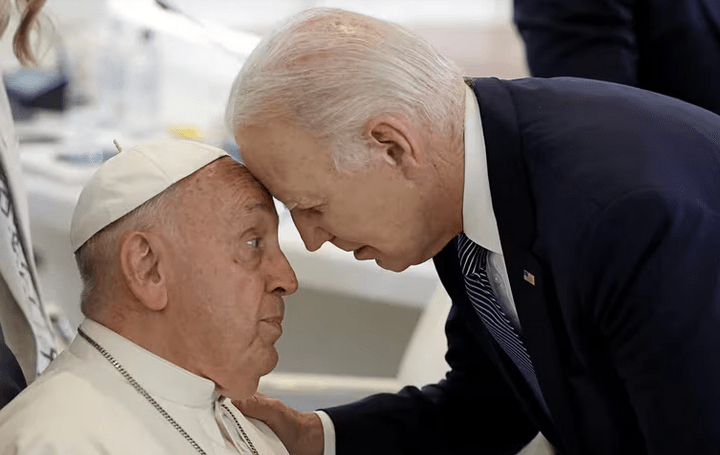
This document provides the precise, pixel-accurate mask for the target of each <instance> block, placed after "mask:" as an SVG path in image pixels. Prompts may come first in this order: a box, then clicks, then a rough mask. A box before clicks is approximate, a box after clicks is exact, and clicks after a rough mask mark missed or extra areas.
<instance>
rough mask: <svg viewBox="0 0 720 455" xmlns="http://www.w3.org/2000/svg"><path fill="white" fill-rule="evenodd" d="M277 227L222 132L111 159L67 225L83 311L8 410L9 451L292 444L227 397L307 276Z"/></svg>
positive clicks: (268, 342) (238, 390) (267, 364)
mask: <svg viewBox="0 0 720 455" xmlns="http://www.w3.org/2000/svg"><path fill="white" fill-rule="evenodd" d="M277 230H278V217H277V213H276V211H275V206H274V204H273V201H272V199H271V197H270V196H269V195H268V193H267V191H266V190H265V189H264V188H263V187H262V186H261V185H260V184H259V183H258V182H257V181H256V180H255V179H254V178H253V177H252V176H251V175H250V173H249V172H248V171H247V170H246V169H245V167H244V166H243V165H241V164H240V163H238V162H236V161H234V160H233V159H232V158H230V157H229V156H227V154H226V153H225V152H224V151H222V150H220V149H217V148H215V147H210V146H207V145H202V144H198V143H194V142H187V141H165V142H155V143H151V144H147V145H144V146H139V147H136V148H133V149H130V150H125V151H121V152H120V153H119V154H118V155H116V156H115V157H113V158H111V159H110V160H108V161H107V162H106V163H104V164H103V165H102V166H101V167H100V168H99V170H98V172H97V173H96V175H95V176H94V177H93V179H92V180H91V181H90V182H89V183H88V185H87V186H86V187H85V188H84V189H83V192H82V194H81V195H80V199H79V201H78V204H77V207H76V208H75V213H74V214H73V221H72V227H71V241H72V246H73V248H74V250H75V255H76V259H77V262H78V267H79V269H80V274H81V276H82V278H83V281H84V291H83V295H82V298H81V300H82V301H81V305H82V311H83V313H84V314H85V316H86V319H85V320H84V321H83V322H82V324H81V325H80V327H79V329H78V335H77V336H76V337H75V339H74V341H73V342H72V344H71V345H70V346H69V348H68V349H67V350H66V351H64V352H63V353H62V354H61V355H60V356H59V357H58V358H57V359H56V360H55V361H54V362H53V363H52V364H51V365H50V367H49V368H48V369H47V370H46V372H45V373H44V374H43V375H42V376H41V377H40V378H39V379H38V380H37V381H35V382H34V383H33V384H32V385H31V386H30V387H28V388H27V389H26V390H25V391H24V392H23V393H22V394H20V395H19V396H18V397H17V398H15V400H13V401H12V402H11V403H10V404H9V405H8V406H6V407H5V408H4V409H3V410H2V411H1V412H0V454H45V455H49V454H73V455H77V454H123V455H127V454H134V455H135V454H173V455H178V454H193V453H200V454H237V453H243V454H262V455H265V454H287V451H286V449H285V447H283V445H282V443H281V442H280V440H279V439H278V438H277V437H276V436H275V434H274V433H273V432H272V431H271V430H270V429H269V428H268V427H267V426H265V425H264V424H263V423H261V422H259V421H256V420H252V419H249V418H246V417H245V416H243V415H242V414H241V413H240V412H239V411H238V410H237V409H236V408H235V407H234V406H233V404H232V402H231V400H243V399H247V398H249V397H251V396H252V395H253V393H254V392H255V391H256V389H257V385H258V381H259V378H260V377H261V376H263V375H265V374H267V373H268V372H270V371H271V370H272V369H273V368H274V367H275V365H276V363H277V360H278V354H277V351H276V350H275V347H274V343H275V342H276V341H277V340H278V338H279V337H280V335H281V333H282V319H283V313H284V302H283V297H284V296H285V295H287V294H291V293H293V292H294V291H295V290H296V289H297V280H296V278H295V274H294V272H293V270H292V268H291V267H290V264H289V263H288V262H287V259H286V258H285V256H284V255H283V253H282V251H281V250H280V247H279V245H278V240H277Z"/></svg>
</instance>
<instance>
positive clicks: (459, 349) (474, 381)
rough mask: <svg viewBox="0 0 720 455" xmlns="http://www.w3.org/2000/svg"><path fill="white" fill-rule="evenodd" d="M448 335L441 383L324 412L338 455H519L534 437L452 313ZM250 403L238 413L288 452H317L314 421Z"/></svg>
mask: <svg viewBox="0 0 720 455" xmlns="http://www.w3.org/2000/svg"><path fill="white" fill-rule="evenodd" d="M446 333H447V338H448V353H447V355H446V359H447V361H448V364H449V365H450V366H451V368H452V370H451V371H450V372H449V373H448V375H447V377H446V379H444V380H442V381H440V382H439V383H438V384H434V385H429V386H425V387H423V388H422V389H418V388H416V387H405V388H404V389H402V390H401V391H400V392H399V393H397V394H378V395H373V396H370V397H367V398H365V399H363V400H360V401H358V402H355V403H351V404H347V405H344V406H339V407H335V408H330V409H325V410H324V411H325V412H326V413H327V414H328V415H329V416H330V418H331V419H332V423H333V426H334V430H335V437H336V453H337V454H338V455H351V454H367V453H373V454H400V453H412V454H433V455H435V454H438V453H443V454H466V453H478V452H480V451H481V452H482V453H484V454H507V453H516V452H518V451H519V450H520V449H521V448H522V447H523V446H525V445H526V444H527V443H528V442H529V441H530V440H531V439H532V438H533V437H534V436H535V435H536V434H537V432H538V429H537V428H536V427H535V426H534V424H533V423H532V422H531V421H530V420H529V418H528V416H527V415H526V414H525V412H524V411H523V410H522V408H521V405H520V403H519V402H518V400H517V398H516V397H515V395H514V393H513V392H512V390H511V389H510V387H509V386H508V385H507V384H506V383H505V381H504V380H503V378H502V377H501V375H500V373H499V372H498V370H497V369H496V368H495V366H494V365H493V364H492V362H491V361H490V359H489V358H488V357H487V356H486V355H485V353H484V352H482V351H481V350H480V349H479V348H478V347H477V345H476V343H475V342H474V340H473V334H472V333H470V331H469V329H468V327H467V324H466V323H465V321H464V320H463V318H462V317H461V315H460V314H459V312H458V310H457V309H456V308H453V309H452V310H451V312H450V316H449V317H448V321H447V324H446ZM249 403H250V406H248V405H247V404H245V405H244V404H238V406H239V407H240V408H241V410H242V411H243V413H245V414H248V415H251V416H253V417H256V418H258V419H260V420H263V421H265V422H266V423H267V424H268V426H270V428H272V429H273V430H274V431H275V432H276V433H277V434H278V436H279V437H280V439H281V440H282V441H283V443H285V445H286V446H287V447H288V449H289V451H290V453H292V454H293V455H300V454H315V455H319V454H321V453H322V446H323V441H322V428H321V426H320V418H318V416H317V415H316V414H314V413H298V412H297V411H295V410H293V409H290V408H287V407H286V406H284V405H283V404H282V403H280V402H279V401H277V400H272V399H267V398H265V397H261V398H260V402H259V403H260V406H258V402H257V401H253V400H251V401H250V402H249ZM310 434H314V435H315V436H314V437H309V436H308V435H310Z"/></svg>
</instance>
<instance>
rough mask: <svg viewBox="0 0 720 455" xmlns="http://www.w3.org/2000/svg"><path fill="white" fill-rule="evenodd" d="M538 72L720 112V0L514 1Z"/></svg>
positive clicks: (529, 56)
mask: <svg viewBox="0 0 720 455" xmlns="http://www.w3.org/2000/svg"><path fill="white" fill-rule="evenodd" d="M514 1H515V24H516V26H517V28H518V31H519V32H520V35H521V36H522V38H523V41H524V42H525V50H526V53H527V61H528V66H529V67H530V74H532V75H533V76H541V77H553V76H576V77H583V78H590V79H599V80H604V81H609V82H617V83H620V84H626V85H631V86H634V87H639V88H643V89H646V90H652V91H653V92H657V93H662V94H665V95H669V96H672V97H675V98H678V99H681V100H684V101H688V102H690V103H693V104H696V105H698V106H701V107H704V108H705V109H709V110H711V111H713V112H715V113H716V114H720V83H718V80H720V2H718V1H717V0H682V1H677V0H514Z"/></svg>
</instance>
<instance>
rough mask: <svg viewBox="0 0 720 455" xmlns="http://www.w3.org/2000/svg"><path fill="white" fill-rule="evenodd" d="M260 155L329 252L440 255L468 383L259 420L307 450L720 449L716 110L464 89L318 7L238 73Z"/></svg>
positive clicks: (558, 88) (247, 152)
mask: <svg viewBox="0 0 720 455" xmlns="http://www.w3.org/2000/svg"><path fill="white" fill-rule="evenodd" d="M227 116H228V122H229V123H230V125H231V128H232V131H233V132H234V135H235V138H236V141H237V143H238V147H239V150H240V154H241V156H242V158H243V160H244V162H245V164H246V166H247V167H248V168H249V169H250V170H251V172H253V174H254V175H255V176H256V177H257V178H258V179H259V180H260V181H261V182H262V183H263V184H264V185H265V186H266V187H267V188H268V190H269V191H270V192H271V193H272V194H273V195H274V196H275V197H277V198H278V199H279V200H280V201H282V202H283V203H284V204H285V205H286V206H288V208H289V209H290V211H291V214H292V217H293V220H294V222H295V225H296V226H297V228H298V230H299V232H300V234H301V236H302V238H303V241H304V242H305V245H306V247H307V248H308V250H311V251H314V250H316V249H317V248H319V247H320V246H321V245H322V244H323V243H324V242H326V241H329V242H331V243H333V244H334V245H336V246H337V247H339V248H341V249H343V250H346V251H350V252H353V254H354V255H355V257H356V258H357V259H359V260H369V259H371V260H375V262H376V263H377V264H378V265H380V266H381V267H383V268H386V269H389V270H393V271H398V272H399V271H402V270H404V269H405V268H407V267H409V266H410V265H413V264H418V263H421V262H423V261H425V260H427V259H430V258H433V260H434V262H435V265H436V268H437V270H438V273H439V275H440V278H441V280H442V282H443V284H444V286H445V288H446V289H447V291H448V294H450V296H451V297H452V301H453V306H452V309H451V311H450V315H449V318H448V320H447V325H446V333H447V338H448V352H447V355H446V359H447V361H448V364H449V365H450V366H451V368H452V370H451V371H450V372H449V373H448V374H447V376H446V378H445V379H444V380H442V381H441V382H439V383H438V384H433V385H428V386H426V387H423V388H422V389H418V388H415V387H406V388H404V389H403V390H401V391H400V392H399V393H397V394H382V395H376V396H372V397H368V398H366V399H364V400H361V401H359V402H357V403H352V404H348V405H345V406H340V407H337V408H332V409H326V410H324V411H320V412H317V413H299V412H296V411H294V410H292V409H289V408H287V407H285V406H284V405H283V404H282V403H279V402H277V401H275V400H271V399H268V398H266V397H263V396H257V397H256V398H255V399H254V400H250V401H248V402H247V403H244V404H243V405H242V406H243V407H244V411H245V412H247V413H250V414H253V415H255V416H257V417H259V418H261V419H263V420H265V421H266V422H267V423H268V424H269V425H270V426H271V427H272V428H273V430H275V431H276V433H277V434H278V435H279V436H280V437H281V439H283V441H284V442H285V444H286V446H288V447H289V449H290V452H291V453H297V454H301V453H302V454H304V453H309V454H320V453H324V454H325V455H329V454H332V453H335V452H337V453H338V454H341V455H342V454H356V453H357V454H362V453H380V454H395V453H412V454H440V453H441V454H467V453H490V454H509V453H514V452H517V451H518V450H520V449H521V448H522V447H523V445H524V444H526V443H527V442H528V441H529V440H530V439H531V438H532V437H533V436H534V435H535V434H536V433H537V432H538V431H540V432H542V434H543V435H545V436H546V437H547V439H548V440H549V441H550V442H551V443H552V444H553V445H554V447H555V449H556V450H557V452H558V453H564V454H578V455H580V454H598V455H618V454H620V455H622V454H628V455H630V454H632V455H638V454H677V453H693V454H717V453H720V388H719V387H718V384H720V350H719V349H717V347H718V346H720V117H719V116H716V115H715V114H713V113H711V112H709V111H707V110H704V109H701V108H699V107H697V106H693V105H691V104H688V103H685V102H682V101H679V100H676V99H673V98H670V97H666V96H663V95H659V94H656V93H652V92H648V91H644V90H639V89H636V88H631V87H627V86H623V85H619V84H611V83H606V82H598V81H592V80H585V79H575V78H557V79H524V80H517V81H501V80H498V79H492V78H490V79H467V80H463V78H462V77H461V75H460V73H459V71H458V70H457V68H456V67H455V66H454V65H453V64H452V63H451V62H449V61H448V60H446V59H445V58H443V57H442V56H441V55H439V54H437V53H436V52H435V51H434V50H433V49H432V48H431V47H430V46H429V45H427V44H426V43H425V42H424V41H422V40H421V39H420V38H418V37H416V36H414V35H412V34H411V33H410V32H408V31H406V30H404V29H402V28H400V27H398V26H395V25H393V24H389V23H386V22H382V21H379V20H375V19H372V18H369V17H367V16H362V15H359V14H355V13H349V12H346V11H342V10H333V9H313V10H308V11H306V12H303V13H301V14H300V15H298V16H296V17H294V18H293V19H291V20H290V21H288V22H287V23H286V24H285V25H284V26H283V27H281V28H280V29H279V30H278V31H277V32H275V33H274V34H273V35H271V36H269V37H267V38H266V39H265V40H264V41H263V42H262V43H261V44H260V45H259V46H258V47H257V48H256V50H255V51H254V52H253V54H252V55H251V56H250V57H249V59H248V61H247V62H246V63H245V65H244V67H243V69H242V70H241V72H240V74H239V75H238V77H237V79H236V82H235V84H234V87H233V91H232V94H231V98H230V102H229V105H228V111H227Z"/></svg>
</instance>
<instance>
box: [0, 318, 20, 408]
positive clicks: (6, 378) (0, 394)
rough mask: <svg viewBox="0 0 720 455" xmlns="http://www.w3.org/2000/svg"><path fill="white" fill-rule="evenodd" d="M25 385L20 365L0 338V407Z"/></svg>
mask: <svg viewBox="0 0 720 455" xmlns="http://www.w3.org/2000/svg"><path fill="white" fill-rule="evenodd" d="M0 330H2V329H0ZM25 386H26V384H25V376H24V375H23V372H22V370H21V369H20V365H19V364H18V363H17V360H15V356H13V354H12V352H11V351H10V348H8V347H7V346H6V345H5V343H4V342H3V341H2V340H0V409H2V408H3V406H5V405H6V404H8V403H9V402H10V400H12V399H13V398H15V397H16V396H17V394H18V393H20V392H21V391H22V390H23V389H24V388H25Z"/></svg>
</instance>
